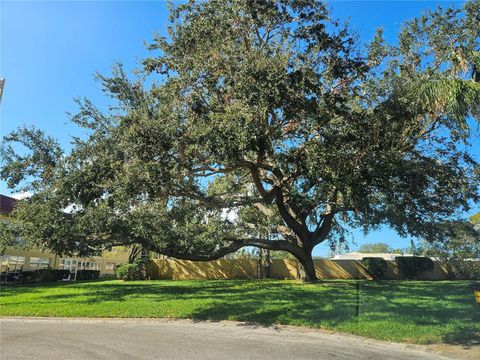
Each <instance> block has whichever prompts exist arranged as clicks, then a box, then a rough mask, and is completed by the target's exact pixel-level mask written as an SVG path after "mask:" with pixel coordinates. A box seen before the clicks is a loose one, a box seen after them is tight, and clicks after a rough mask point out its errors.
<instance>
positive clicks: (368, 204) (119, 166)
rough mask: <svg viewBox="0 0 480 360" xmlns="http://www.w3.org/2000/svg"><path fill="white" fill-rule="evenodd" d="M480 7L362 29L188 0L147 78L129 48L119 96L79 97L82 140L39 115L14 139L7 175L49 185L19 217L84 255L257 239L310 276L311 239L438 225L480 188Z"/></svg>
mask: <svg viewBox="0 0 480 360" xmlns="http://www.w3.org/2000/svg"><path fill="white" fill-rule="evenodd" d="M479 10H480V5H479V2H478V1H473V2H468V3H465V4H464V5H463V7H462V8H458V9H457V8H455V9H450V8H449V9H442V8H439V9H438V10H435V11H432V12H430V13H427V14H425V15H422V16H420V17H419V18H417V19H412V20H411V21H408V22H407V23H405V24H403V26H402V28H401V30H400V32H399V34H398V41H397V42H395V43H394V44H388V43H386V42H385V40H384V39H383V35H382V33H381V31H378V32H377V34H376V36H375V38H374V40H373V41H372V42H371V43H368V44H362V43H360V42H359V41H358V37H357V36H356V35H355V34H354V32H353V31H351V30H350V29H349V27H348V26H347V25H345V24H342V23H341V22H339V21H334V20H332V19H331V16H330V15H329V14H328V10H327V7H326V5H325V3H324V2H323V1H320V0H314V1H304V0H278V1H244V0H227V1H225V0H210V1H198V2H197V1H189V2H187V3H185V4H180V5H178V6H174V7H173V8H172V9H171V17H170V24H169V27H168V34H169V35H168V38H167V37H161V36H156V37H155V38H154V40H153V42H152V44H151V45H150V49H151V51H152V52H151V55H150V56H149V57H148V58H146V59H144V61H143V65H144V68H143V69H141V70H139V73H140V76H139V77H138V78H135V79H130V78H129V77H128V76H127V74H125V72H124V71H123V68H122V66H121V65H117V66H116V67H115V68H114V71H113V74H112V75H111V76H110V77H107V76H102V75H99V76H98V79H99V81H100V82H101V84H102V86H103V89H104V91H105V93H106V95H107V96H111V97H112V98H114V99H115V101H116V102H117V104H116V105H117V106H116V107H115V110H113V111H111V112H106V113H103V112H102V111H100V110H99V109H98V108H96V107H95V105H94V104H92V103H91V102H90V101H88V100H84V101H80V102H79V106H80V109H79V112H78V113H77V114H74V115H73V116H72V117H71V120H72V121H73V122H74V123H75V124H77V125H78V126H80V127H82V128H83V129H85V131H86V132H87V136H86V137H85V138H83V139H75V140H74V142H73V145H72V150H71V151H70V152H68V153H63V152H62V150H61V149H60V148H59V146H58V144H57V143H56V142H55V141H54V140H53V139H51V138H49V137H48V136H47V135H45V134H44V133H43V132H42V131H38V130H35V129H30V128H27V129H20V130H18V131H16V132H13V133H12V134H10V135H9V136H7V137H6V138H5V140H6V143H5V146H4V149H5V160H6V161H5V165H4V166H3V167H2V170H1V176H2V178H3V179H6V181H7V182H8V185H9V186H10V187H16V188H17V190H22V189H30V190H31V191H32V192H34V193H35V195H34V196H33V197H32V198H31V199H29V200H25V201H22V202H21V203H20V205H19V207H18V209H17V211H16V212H15V216H16V218H17V219H18V222H16V224H17V225H18V226H17V225H16V226H15V231H16V232H17V233H18V234H19V235H21V237H22V238H23V239H26V240H27V241H29V242H31V243H32V244H33V245H36V246H40V247H46V248H50V249H52V250H54V251H56V252H57V253H60V254H62V253H75V254H78V255H79V256H84V255H85V256H86V255H89V254H91V253H92V252H95V251H101V250H103V249H105V248H108V247H111V246H115V245H130V244H138V245H140V246H142V247H143V248H145V249H148V250H150V251H154V252H157V253H161V254H165V255H168V256H173V257H177V258H180V259H191V260H211V259H217V258H220V257H222V256H225V255H226V254H228V253H232V252H235V251H237V250H239V249H240V248H242V247H245V246H257V247H262V248H267V249H270V250H280V251H287V252H289V253H291V254H292V255H293V256H295V257H296V258H297V259H298V260H299V261H300V262H301V263H302V265H303V266H304V268H305V270H306V273H307V276H308V277H311V278H312V279H315V276H316V275H315V271H314V268H313V263H312V261H311V253H312V249H313V248H314V247H315V246H316V245H318V244H320V243H322V242H329V243H330V245H331V246H332V247H334V246H335V244H337V243H339V242H342V241H343V240H344V239H345V232H346V231H347V229H350V228H362V229H363V230H364V231H366V232H368V231H370V230H372V229H376V228H378V227H379V226H383V225H386V226H390V227H391V228H393V229H394V230H396V231H397V232H398V233H400V235H410V236H413V237H421V238H425V239H427V240H433V239H435V238H436V237H437V235H438V232H439V231H440V230H439V229H438V227H437V226H436V224H438V223H441V222H443V221H447V220H452V219H454V218H455V217H456V216H457V215H458V214H459V213H461V212H462V211H468V210H469V209H470V207H471V206H472V202H474V201H478V199H479V197H480V193H479V188H480V187H479V182H480V171H479V165H478V163H477V162H476V160H475V159H474V158H473V157H472V156H470V155H469V153H468V152H467V151H466V149H467V148H468V146H465V145H468V143H469V141H470V140H469V139H470V135H471V131H470V129H469V127H468V123H467V119H468V118H470V117H473V118H474V119H477V120H478V119H479V116H480V115H479V111H478V110H479V109H478V104H480V102H479V101H478V99H479V93H480V89H479V87H478V82H477V81H476V75H475V76H474V78H472V76H471V74H470V71H469V70H470V69H471V68H472V67H475V69H477V70H478V68H477V67H476V66H477V63H478V47H479V43H480V35H479V32H478V29H479V28H480V21H479V19H478V13H479ZM452 39H455V41H453V40H452ZM364 45H365V46H364ZM361 48H366V49H367V50H366V51H365V52H362V51H360V50H359V49H361ZM477 70H475V71H474V73H475V74H476V73H477ZM147 78H148V79H149V80H148V82H145V80H146V79H147ZM150 80H153V81H150ZM152 84H153V85H152ZM14 143H15V146H16V145H18V144H20V145H22V146H23V147H25V148H26V149H20V150H19V151H18V153H17V152H16V151H14V150H13V149H17V147H14V146H13V145H12V144H14ZM24 150H25V151H24ZM20 153H21V154H26V155H19V154H20ZM27 183H28V185H26V184H27ZM65 209H68V211H65ZM231 209H234V210H235V211H236V212H237V213H238V214H239V216H238V217H237V218H236V219H229V218H228V217H226V216H225V211H226V210H231ZM259 212H260V213H261V214H262V215H259ZM252 221H253V222H252ZM252 225H253V226H252ZM266 230H268V231H266ZM267 233H268V234H271V233H275V234H278V239H275V241H272V239H270V237H269V236H265V234H267Z"/></svg>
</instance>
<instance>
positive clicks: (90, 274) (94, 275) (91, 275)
mask: <svg viewBox="0 0 480 360" xmlns="http://www.w3.org/2000/svg"><path fill="white" fill-rule="evenodd" d="M99 277H100V270H77V276H76V280H77V281H81V280H97V279H98V278H99Z"/></svg>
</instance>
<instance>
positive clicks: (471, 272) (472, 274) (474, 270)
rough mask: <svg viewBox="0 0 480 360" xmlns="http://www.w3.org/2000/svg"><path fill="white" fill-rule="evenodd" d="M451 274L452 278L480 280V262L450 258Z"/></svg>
mask: <svg viewBox="0 0 480 360" xmlns="http://www.w3.org/2000/svg"><path fill="white" fill-rule="evenodd" d="M448 265H449V268H450V271H449V275H450V278H451V279H452V280H480V263H479V262H478V261H472V260H450V261H449V263H448Z"/></svg>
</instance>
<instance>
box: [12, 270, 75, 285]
mask: <svg viewBox="0 0 480 360" xmlns="http://www.w3.org/2000/svg"><path fill="white" fill-rule="evenodd" d="M69 274H70V271H69V270H57V269H38V270H29V271H23V272H22V274H21V277H22V283H34V282H52V281H59V280H63V279H65V278H66V277H68V275H69Z"/></svg>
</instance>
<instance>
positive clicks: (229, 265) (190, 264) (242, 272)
mask: <svg viewBox="0 0 480 360" xmlns="http://www.w3.org/2000/svg"><path fill="white" fill-rule="evenodd" d="M314 263H315V269H316V272H317V277H318V278H319V279H371V277H370V275H368V273H367V272H366V270H365V268H364V267H363V265H362V264H361V262H360V261H357V260H314ZM387 263H388V268H387V273H386V276H385V278H386V279H387V280H397V279H400V278H401V274H399V271H398V268H397V266H396V264H395V262H393V261H387ZM479 266H480V264H479ZM299 271H300V270H299V266H298V263H297V261H296V260H291V259H274V260H272V261H271V263H270V277H271V278H275V279H298V278H299V277H300V276H299ZM149 275H150V277H151V278H152V279H173V280H193V279H254V278H258V277H259V266H258V261H257V260H243V259H235V260H216V261H209V262H202V261H187V260H175V259H167V260H152V261H151V262H150V266H149ZM446 278H447V275H446V272H445V270H444V269H443V268H442V266H441V265H440V264H439V263H435V268H434V269H433V271H431V272H426V273H424V274H422V275H420V276H419V279H420V280H445V279H446Z"/></svg>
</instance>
